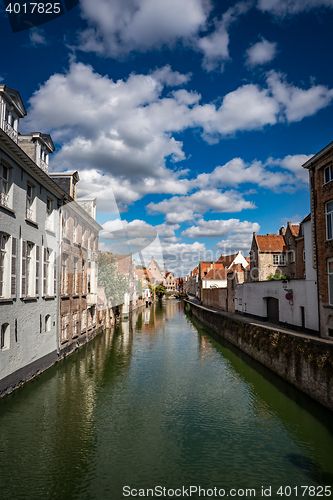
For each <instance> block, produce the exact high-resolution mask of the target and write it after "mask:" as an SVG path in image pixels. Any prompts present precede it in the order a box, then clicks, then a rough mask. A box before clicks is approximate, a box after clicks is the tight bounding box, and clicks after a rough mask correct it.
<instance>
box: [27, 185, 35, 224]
mask: <svg viewBox="0 0 333 500" xmlns="http://www.w3.org/2000/svg"><path fill="white" fill-rule="evenodd" d="M33 202H34V187H33V186H32V185H31V184H29V183H28V184H27V211H26V218H27V219H29V220H34V211H33Z"/></svg>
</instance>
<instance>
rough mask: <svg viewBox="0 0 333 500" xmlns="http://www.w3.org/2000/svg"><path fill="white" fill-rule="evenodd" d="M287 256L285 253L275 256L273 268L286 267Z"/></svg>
mask: <svg viewBox="0 0 333 500" xmlns="http://www.w3.org/2000/svg"><path fill="white" fill-rule="evenodd" d="M285 265H286V255H285V254H284V253H280V254H273V266H285Z"/></svg>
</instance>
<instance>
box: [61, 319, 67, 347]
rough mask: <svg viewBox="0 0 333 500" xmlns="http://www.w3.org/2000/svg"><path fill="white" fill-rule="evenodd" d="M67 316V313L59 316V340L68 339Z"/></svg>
mask: <svg viewBox="0 0 333 500" xmlns="http://www.w3.org/2000/svg"><path fill="white" fill-rule="evenodd" d="M68 318H69V316H68V315H66V316H63V317H62V318H61V339H60V340H61V342H65V341H66V340H67V339H68Z"/></svg>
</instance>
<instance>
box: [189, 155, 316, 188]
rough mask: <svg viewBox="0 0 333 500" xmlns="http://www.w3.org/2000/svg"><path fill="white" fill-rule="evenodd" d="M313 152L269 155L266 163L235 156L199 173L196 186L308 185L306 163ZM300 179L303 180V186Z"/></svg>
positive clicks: (280, 186)
mask: <svg viewBox="0 0 333 500" xmlns="http://www.w3.org/2000/svg"><path fill="white" fill-rule="evenodd" d="M311 156H312V155H293V156H292V155H288V156H286V157H285V158H282V159H280V158H277V159H274V158H268V159H267V160H266V162H261V161H257V160H254V161H253V162H252V163H246V162H245V161H244V160H242V158H233V159H232V160H230V161H229V162H228V163H226V164H225V165H223V166H217V167H216V168H215V169H214V170H213V171H212V172H211V173H210V174H208V173H204V174H199V175H198V177H197V179H196V180H194V181H193V185H195V186H201V187H202V188H205V187H206V186H210V187H215V188H217V187H223V186H233V187H237V186H239V185H241V184H245V183H250V184H256V185H258V186H260V187H264V188H267V189H271V190H276V189H279V190H281V189H286V188H287V189H289V188H290V187H293V188H296V187H304V186H305V184H307V182H308V172H307V170H305V169H304V168H302V165H303V163H305V162H306V161H307V160H309V159H310V158H311ZM299 181H302V184H301V185H300V183H299Z"/></svg>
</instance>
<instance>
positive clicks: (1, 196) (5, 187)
mask: <svg viewBox="0 0 333 500" xmlns="http://www.w3.org/2000/svg"><path fill="white" fill-rule="evenodd" d="M5 172H6V176H5ZM9 175H10V169H9V167H7V165H4V164H3V163H0V205H2V206H3V207H7V208H9V188H10V182H9Z"/></svg>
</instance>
